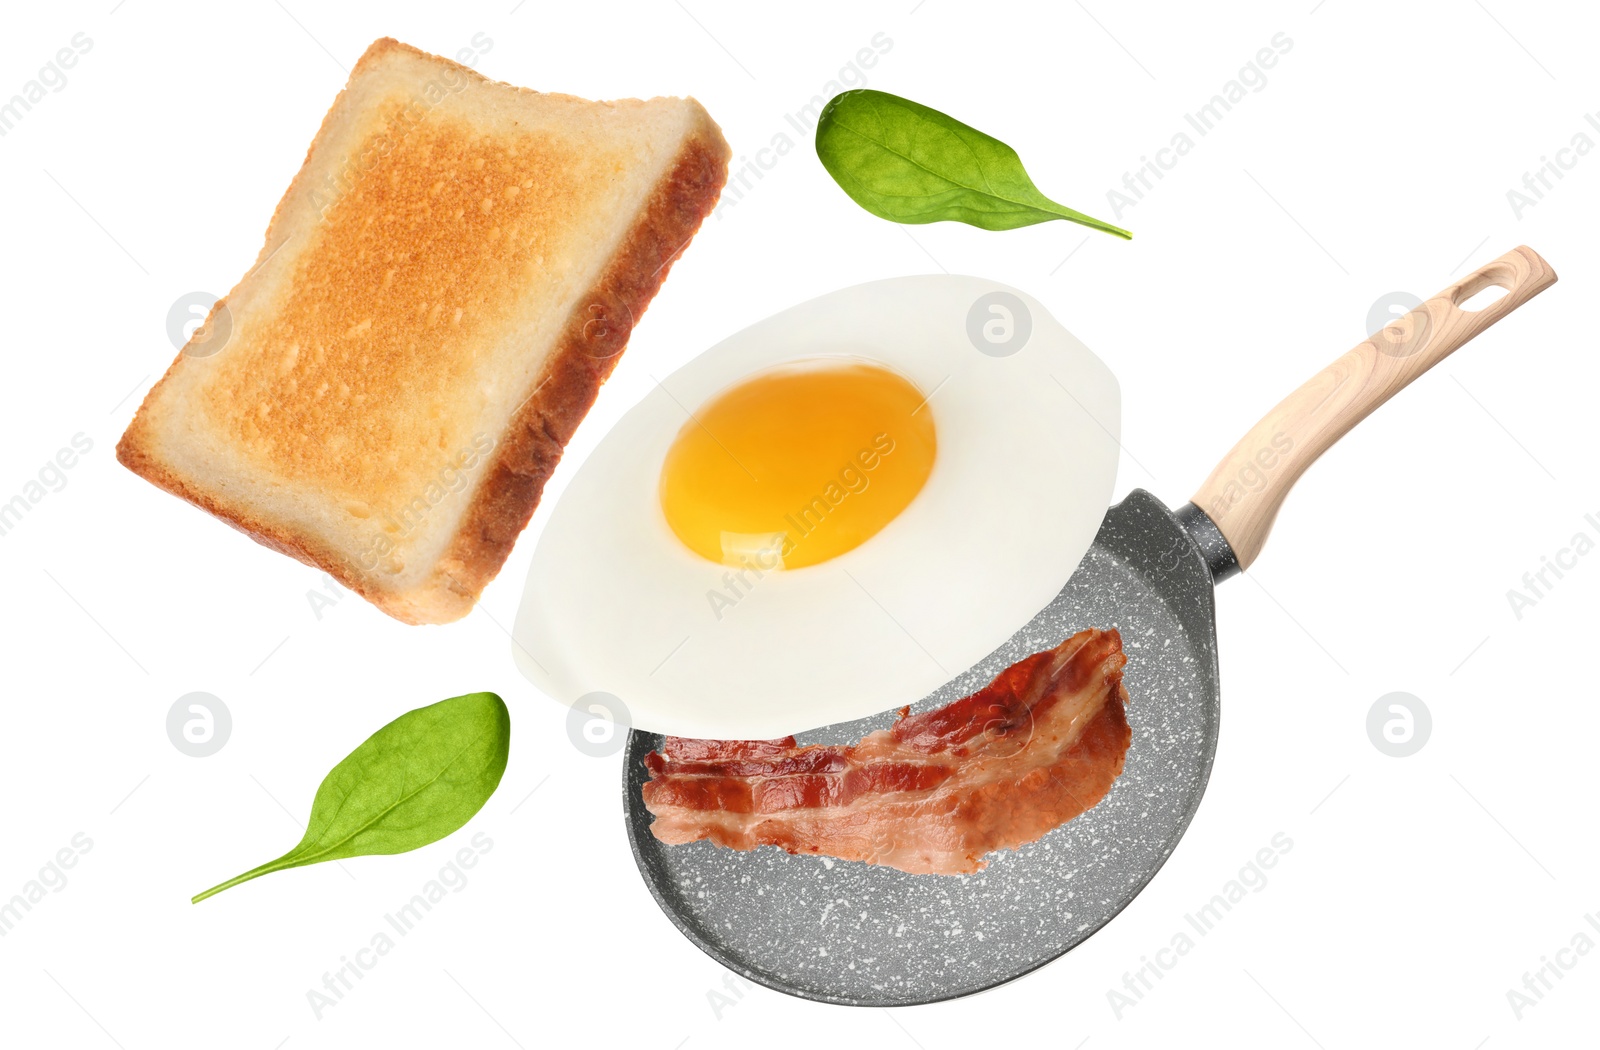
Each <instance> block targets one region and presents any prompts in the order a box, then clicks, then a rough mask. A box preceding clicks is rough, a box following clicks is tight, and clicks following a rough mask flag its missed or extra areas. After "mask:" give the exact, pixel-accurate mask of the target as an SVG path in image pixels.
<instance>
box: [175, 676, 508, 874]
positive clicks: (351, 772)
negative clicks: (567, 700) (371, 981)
mask: <svg viewBox="0 0 1600 1050" xmlns="http://www.w3.org/2000/svg"><path fill="white" fill-rule="evenodd" d="M510 747H511V714H510V712H509V711H507V710H506V705H505V702H504V701H503V700H501V699H500V698H499V697H498V696H496V695H495V694H493V693H468V694H467V695H465V696H457V697H453V698H451V699H449V700H441V701H440V702H439V703H437V704H430V705H429V706H427V707H419V708H417V709H416V710H415V711H408V712H406V713H405V714H403V715H401V716H400V717H399V718H397V719H395V720H394V721H393V722H390V723H389V724H388V725H386V726H384V727H383V728H382V729H380V730H378V731H377V732H376V733H373V734H372V735H371V736H369V737H368V738H367V739H366V741H365V742H364V743H362V745H361V746H360V747H358V748H356V749H355V750H354V751H352V752H350V754H349V755H347V756H346V757H345V759H344V761H342V762H340V763H339V764H338V765H336V766H334V767H333V771H332V772H330V773H329V774H328V775H327V777H326V778H324V780H323V781H322V786H321V787H319V788H317V797H316V799H315V800H314V801H313V802H312V803H311V820H310V822H309V823H308V825H307V827H306V835H305V838H303V839H301V840H300V844H299V845H298V846H296V847H295V848H294V849H292V850H290V851H289V852H288V853H285V854H284V855H283V856H281V857H279V858H278V859H277V860H274V861H268V862H267V863H266V864H263V865H261V866H260V867H259V868H252V869H251V870H249V871H247V872H245V873H244V874H243V875H239V876H236V877H235V878H231V879H229V880H228V881H227V882H224V883H222V884H221V885H219V886H213V887H211V889H209V890H206V891H205V892H204V893H201V894H199V895H197V896H196V897H194V898H193V900H194V902H195V903H199V902H200V901H203V900H205V899H206V898H207V897H209V896H211V895H212V894H214V893H220V892H222V891H223V890H225V889H227V888H229V887H230V886H237V885H239V883H241V882H248V881H249V880H251V879H253V878H256V877H258V876H261V875H265V874H267V873H268V872H271V871H282V870H283V869H285V868H298V867H301V866H303V865H306V864H316V863H318V862H319V861H324V860H343V859H344V858H346V857H361V856H367V855H369V854H377V853H404V852H406V851H407V850H414V849H417V848H418V847H419V846H426V845H427V844H428V843H430V842H437V841H438V840H439V839H442V838H444V837H445V836H446V835H448V834H450V833H451V832H452V831H455V830H456V829H457V828H459V827H461V826H462V825H463V824H465V823H466V822H467V821H469V820H471V819H472V815H473V814H474V813H477V812H478V810H480V809H482V808H483V804H484V803H485V802H487V801H489V796H490V795H492V794H494V789H495V788H496V787H498V786H499V785H500V775H501V774H502V773H504V772H505V771H506V758H507V755H508V754H509V752H510Z"/></svg>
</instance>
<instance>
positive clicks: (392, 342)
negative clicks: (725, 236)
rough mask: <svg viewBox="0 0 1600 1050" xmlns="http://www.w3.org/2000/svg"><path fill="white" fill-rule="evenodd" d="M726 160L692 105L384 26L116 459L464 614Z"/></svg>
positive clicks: (323, 560) (390, 590)
mask: <svg viewBox="0 0 1600 1050" xmlns="http://www.w3.org/2000/svg"><path fill="white" fill-rule="evenodd" d="M728 156H729V151H728V146H727V143H726V142H724V141H723V138H722V134H721V132H720V131H719V130H718V128H717V126H716V124H715V123H713V122H712V120H711V118H710V117H709V116H707V114H706V112H705V110H704V109H702V108H701V107H700V105H699V104H698V103H696V102H695V101H694V100H693V99H677V98H657V99H651V100H649V101H637V100H627V101H620V102H589V101H585V100H583V99H578V98H573V97H571V96H568V95H553V94H541V93H539V92H534V91H527V90H523V89H520V88H516V87H512V86H510V85H508V84H501V83H497V82H494V81H490V80H486V79H485V78H483V77H481V76H479V75H478V74H476V73H474V72H472V71H471V70H470V69H467V68H466V67H465V66H460V65H457V64H456V63H454V62H451V61H448V60H447V59H443V58H438V57H435V56H433V55H428V54H425V53H423V52H421V51H418V50H416V49H415V48H411V47H407V46H406V45H404V44H400V43H398V42H396V41H393V40H387V39H385V40H379V41H378V42H377V43H375V44H373V45H372V47H370V48H369V49H368V50H367V52H366V54H365V55H363V56H362V57H361V61H360V62H358V63H357V64H356V67H355V69H354V71H352V73H351V74H350V82H349V83H348V84H347V85H346V86H345V89H344V90H343V91H342V92H341V93H340V94H339V97H338V99H337V100H335V102H334V104H333V108H332V109H331V110H330V111H329V112H328V115H327V117H326V119H324V121H323V123H322V129H321V130H320V131H319V132H318V133H317V137H316V139H315V140H314V141H313V142H312V143H311V149H310V151H309V152H308V153H307V154H306V160H305V164H304V165H303V166H302V167H301V169H300V173H299V174H298V175H297V176H296V177H295V180H294V182H293V183H292V184H291V185H290V187H289V190H288V192H287V193H286V194H284V197H283V200H282V201H281V202H280V203H279V205H278V209H277V211H276V213H274V215H273V217H272V223H271V225H270V226H269V227H268V228H267V239H266V244H265V245H264V246H263V248H262V250H261V254H260V256H259V257H258V258H257V261H256V264H255V266H254V268H253V269H251V271H250V272H249V273H248V274H246V275H245V277H244V279H243V280H242V281H240V282H239V284H238V286H237V287H235V288H234V289H233V291H232V292H231V293H229V294H228V296H227V297H225V298H224V299H222V300H219V301H218V302H217V304H216V305H215V306H214V307H213V308H212V311H211V314H210V316H209V317H208V318H207V320H206V323H205V324H204V325H202V326H201V327H200V328H198V329H197V330H196V331H195V333H194V335H193V337H192V338H191V339H190V340H189V343H188V345H186V346H185V347H184V349H183V352H182V353H180V354H179V355H178V358H177V360H175V361H174V362H173V364H172V367H171V368H170V369H169V370H168V371H167V374H166V375H165V376H164V377H163V378H162V379H161V381H160V382H159V383H157V384H156V386H155V387H154V388H153V389H152V390H151V391H150V394H149V396H148V397H146V398H145V401H144V404H143V406H142V407H141V408H140V409H139V412H138V414H137V415H136V416H135V417H134V419H133V422H132V423H131V424H130V425H129V427H128V430H127V433H125V434H124V435H123V437H122V440H121V442H120V443H119V444H118V445H117V458H118V459H119V460H121V462H122V463H123V464H124V465H126V466H127V467H128V468H129V469H131V470H133V471H135V472H136V473H138V474H140V475H142V476H144V477H145V478H147V479H149V480H150V481H152V482H154V483H155V484H156V485H159V486H160V487H162V488H164V489H166V490H168V491H169V492H172V493H175V494H176V495H179V496H182V497H183V498H184V499H187V500H189V501H190V502H192V503H194V504H196V505H198V506H200V507H202V508H204V509H205V510H208V511H210V512H211V513H212V514H215V515H216V516H217V517H219V518H221V519H223V520H224V521H226V522H228V523H229V524H231V525H233V526H235V527H236V528H238V529H240V530H242V531H243V532H245V533H247V534H249V535H250V536H252V537H254V538H255V539H256V540H258V541H260V542H261V543H263V544H266V545H267V546H269V547H272V548H274V549H276V550H279V551H282V552H283V553H285V554H289V555H292V556H293V557H295V558H298V559H300V560H301V561H303V562H306V563H307V564H310V565H315V566H319V567H321V568H322V569H324V570H326V571H327V572H328V573H329V574H331V575H332V576H333V577H334V578H336V579H337V580H339V581H340V582H341V583H343V584H345V585H346V586H348V587H349V588H351V589H353V590H355V591H357V592H358V593H360V594H361V595H362V596H364V597H365V598H367V599H368V600H369V601H371V602H373V603H374V604H376V605H377V606H378V607H379V608H381V609H383V610H384V611H385V612H387V613H389V614H390V615H391V616H394V617H396V618H398V619H401V620H404V621H406V622H407V623H443V622H447V621H449V620H454V619H457V618H459V617H461V616H464V615H465V614H466V613H467V612H468V611H469V610H470V609H471V608H472V605H473V603H474V602H475V601H476V600H477V597H478V594H479V592H480V591H481V590H482V588H483V586H484V585H485V584H486V583H488V581H489V580H491V579H493V577H494V575H495V574H496V573H497V572H498V571H499V569H500V566H501V565H502V564H503V563H504V561H505V559H506V556H507V555H508V554H509V553H510V551H511V545H512V543H513V542H515V540H516V537H517V535H518V534H519V533H520V532H521V531H522V529H523V528H524V526H526V525H527V523H528V519H529V518H530V517H531V516H532V514H533V511H534V508H535V507H536V506H537V505H538V502H539V495H540V492H541V491H542V490H543V488H544V484H545V481H546V480H547V479H548V478H549V476H550V474H551V472H552V471H553V470H554V469H555V466H556V463H557V462H558V461H559V460H560V458H561V452H562V449H563V448H564V447H565V445H566V443H567V441H568V440H569V439H570V438H571V436H572V434H573V431H574V430H575V429H576V428H577V426H578V424H579V422H581V421H582V419H583V417H584V414H585V413H586V412H588V410H589V407H590V406H591V405H592V404H593V403H594V399H595V395H596V393H597V392H598V391H599V388H600V384H601V383H602V382H604V381H605V379H606V377H607V376H608V375H609V374H610V372H611V369H612V367H613V366H614V365H615V364H616V362H617V358H618V356H619V355H620V354H621V352H622V350H623V348H624V346H625V345H626V343H627V340H628V335H629V333H630V331H631V329H632V326H633V323H634V321H636V320H637V319H638V317H639V316H640V314H641V313H642V312H643V311H644V308H645V306H646V304H648V303H649V301H650V299H651V297H652V296H654V294H655V292H656V289H657V288H659V287H660V285H661V282H662V280H663V279H664V278H665V277H666V273H667V270H668V268H669V267H670V265H671V263H672V261H673V259H674V258H676V256H677V254H678V253H679V251H681V250H682V248H683V247H684V245H685V244H687V242H688V240H689V238H690V237H692V236H693V235H694V232H695V230H696V229H698V227H699V225H700V223H701V220H702V219H704V218H705V216H706V215H707V214H708V213H709V212H710V211H711V208H712V206H713V205H714V204H715V202H716V198H717V194H718V192H719V191H720V190H721V188H722V184H723V181H724V179H725V178H726V175H727V162H728Z"/></svg>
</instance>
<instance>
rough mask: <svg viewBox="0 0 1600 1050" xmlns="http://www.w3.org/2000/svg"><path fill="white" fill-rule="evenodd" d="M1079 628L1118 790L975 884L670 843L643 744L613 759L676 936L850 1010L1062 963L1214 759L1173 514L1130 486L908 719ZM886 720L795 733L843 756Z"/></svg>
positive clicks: (1202, 572)
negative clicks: (651, 799) (1029, 613)
mask: <svg viewBox="0 0 1600 1050" xmlns="http://www.w3.org/2000/svg"><path fill="white" fill-rule="evenodd" d="M1084 627H1102V628H1104V627H1116V628H1118V629H1120V630H1121V632H1122V641H1123V647H1124V649H1125V651H1126V653H1127V656H1128V666H1127V669H1126V671H1125V672H1124V680H1125V682H1126V684H1127V687H1128V693H1129V696H1130V700H1129V702H1128V705H1127V713H1128V722H1129V724H1130V726H1131V727H1132V729H1133V742H1132V744H1131V745H1130V746H1129V748H1128V758H1127V764H1126V767H1125V768H1124V770H1123V773H1122V776H1121V777H1120V778H1118V780H1117V782H1116V784H1115V785H1114V786H1113V787H1112V790H1111V793H1110V794H1109V795H1107V796H1106V798H1105V799H1104V801H1102V802H1101V803H1100V804H1099V805H1098V806H1096V807H1095V808H1094V809H1092V810H1090V811H1089V812H1088V813H1085V814H1083V815H1082V816H1080V817H1077V818H1076V819H1074V820H1070V821H1068V822H1067V823H1066V824H1064V825H1062V826H1061V827H1059V828H1056V829H1055V830H1054V831H1052V832H1050V833H1049V834H1047V835H1046V836H1045V837H1044V838H1042V839H1040V840H1039V841H1038V842H1034V843H1031V844H1029V845H1026V846H1023V847H1022V848H1021V849H1018V850H1015V851H999V852H996V853H991V854H989V856H988V862H989V863H988V867H987V868H985V869H984V870H983V871H981V872H979V873H978V874H975V875H966V876H939V875H908V874H906V873H904V872H900V871H896V870H894V869H891V868H883V867H877V866H874V865H869V864H863V863H860V862H857V861H841V860H833V859H831V858H826V857H814V856H791V855H789V854H787V853H784V852H783V851H782V850H781V849H778V848H777V847H774V846H763V847H761V848H760V849H758V850H753V851H746V852H738V851H734V850H728V849H721V848H718V847H716V846H713V845H711V844H710V843H709V842H694V843H690V844H688V845H683V846H666V845H663V844H662V843H660V842H658V841H656V839H655V838H654V837H653V836H652V835H651V834H650V831H649V824H650V820H651V817H650V814H649V812H648V811H647V810H646V809H645V808H644V804H643V802H642V800H641V797H640V788H641V786H642V785H643V784H644V782H645V780H646V779H647V774H646V772H645V770H644V766H643V762H642V760H643V758H644V756H645V754H646V753H647V752H649V751H650V750H651V749H653V748H656V747H659V746H660V744H661V737H660V736H659V735H657V734H653V733H639V732H635V733H632V734H631V735H630V738H629V741H628V746H627V749H626V750H625V752H624V759H625V765H624V790H625V805H626V807H627V826H628V835H629V839H630V840H631V842H632V845H633V851H634V857H635V859H636V860H637V861H638V864H639V870H640V872H641V873H642V874H643V875H644V878H645V881H646V883H648V884H649V886H650V889H651V892H652V893H653V894H654V895H655V897H656V900H657V902H658V903H659V904H660V905H661V907H662V909H663V910H664V911H665V912H666V913H667V915H668V917H669V918H671V919H672V921H673V922H674V923H675V924H676V925H677V926H678V928H679V929H680V930H682V931H683V933H684V934H685V935H686V936H687V937H688V938H689V939H690V940H692V941H694V942H695V943H696V944H697V945H699V946H700V948H702V949H703V950H704V951H706V952H707V953H708V954H710V955H711V956H712V957H713V958H715V959H716V960H717V961H719V962H721V963H722V964H723V965H725V966H727V967H729V968H730V969H732V970H734V971H736V972H738V973H740V974H742V975H744V976H745V977H747V978H749V979H751V980H753V981H758V982H760V983H761V984H765V985H767V986H769V987H772V988H776V989H778V990H779V991H783V992H788V993H790V994H792V995H798V996H803V997H806V998H810V999H818V1000H822V1001H826V1002H834V1003H844V1004H851V1005H872V1006H894V1005H909V1004H913V1003H924V1002H932V1001H935V1000H939V999H947V998H951V997H954V996H959V995H965V994H968V993H971V992H975V991H980V990H982V989H984V988H989V987H992V986H994V985H996V984H1000V983H1001V982H1003V981H1007V980H1010V979H1011V978H1013V977H1017V976H1020V975H1021V974H1024V973H1027V972H1028V971H1029V970H1032V969H1034V968H1035V967H1038V966H1041V965H1043V964H1044V963H1046V962H1049V961H1050V960H1051V959H1054V958H1056V957H1057V956H1059V955H1061V954H1062V953H1064V952H1066V951H1068V950H1070V949H1071V948H1073V947H1074V946H1075V945H1077V944H1078V943H1079V942H1081V941H1082V940H1084V939H1085V938H1087V937H1088V936H1089V935H1090V934H1092V933H1094V932H1095V931H1096V930H1098V929H1099V928H1100V927H1101V926H1103V925H1104V924H1105V923H1106V922H1108V921H1109V920H1110V919H1111V918H1112V917H1113V916H1115V915H1116V914H1117V913H1118V912H1119V911H1121V910H1122V909H1123V907H1125V906H1126V905H1127V903H1128V902H1129V901H1130V900H1132V899H1133V897H1134V895H1135V894H1136V893H1138V891H1139V890H1140V889H1141V888H1143V886H1144V884H1145V883H1146V882H1148V881H1149V879H1150V878H1151V876H1153V875H1154V874H1155V873H1156V871H1157V870H1158V869H1159V868H1160V867H1161V865H1162V864H1163V863H1164V862H1165V861H1166V859H1167V857H1168V856H1169V855H1170V854H1171V852H1172V849H1173V847H1174V846H1176V845H1177V841H1178V838H1179V836H1181V835H1182V834H1183V831H1184V829H1185V828H1186V827H1187V826H1188V824H1189V820H1190V818H1191V817H1192V816H1193V815H1194V811H1195V808H1196V807H1197V806H1198V805H1199V802H1200V796H1201V794H1202V793H1203V792H1204V790H1205V784H1206V779H1207V777H1208V776H1209V775H1210V770H1211V760H1212V757H1213V755H1214V754H1215V752H1216V743H1217V725H1218V715H1219V710H1218V687H1217V665H1216V635H1215V630H1214V626H1213V605H1212V582H1211V576H1210V573H1209V571H1208V570H1207V569H1206V566H1205V563H1204V561H1203V560H1202V558H1201V556H1200V553H1199V551H1198V549H1197V548H1196V547H1195V546H1194V544H1193V542H1192V541H1191V540H1190V539H1189V538H1188V536H1187V534H1186V533H1185V532H1184V531H1183V529H1182V527H1181V526H1180V525H1179V524H1178V523H1177V521H1176V520H1175V519H1174V518H1173V517H1172V514H1171V512H1170V511H1168V510H1167V508H1166V507H1165V506H1163V505H1162V504H1161V503H1160V501H1158V500H1156V499H1155V497H1153V496H1151V495H1150V494H1149V493H1146V492H1143V491H1141V490H1135V491H1134V492H1132V493H1130V494H1129V496H1128V498H1127V499H1125V500H1124V501H1123V502H1122V503H1119V504H1118V505H1117V506H1115V507H1113V508H1112V509H1111V510H1110V511H1109V512H1108V513H1107V514H1106V518H1105V521H1104V523H1103V524H1102V526H1101V529H1100V533H1099V535H1098V536H1097V537H1096V539H1095V543H1094V546H1093V548H1091V550H1090V551H1089V553H1088V554H1087V555H1085V556H1084V559H1083V561H1082V563H1081V564H1080V565H1079V566H1078V569H1077V571H1075V572H1074V573H1073V575H1072V578H1071V579H1070V580H1068V582H1067V585H1066V586H1065V587H1064V588H1063V589H1062V591H1061V593H1060V594H1059V595H1058V596H1057V597H1056V598H1055V600H1054V601H1052V602H1051V604H1050V605H1049V606H1048V607H1046V608H1045V609H1044V610H1043V611H1042V612H1040V613H1039V615H1038V616H1037V617H1035V618H1034V620H1033V621H1032V622H1031V623H1029V624H1028V625H1027V626H1026V627H1024V628H1023V629H1022V630H1021V631H1019V632H1018V633H1017V634H1016V635H1015V636H1013V637H1012V639H1011V640H1010V641H1009V642H1007V643H1006V644H1005V645H1003V646H1001V648H1000V649H998V650H996V651H995V652H994V653H992V654H991V655H990V656H988V657H987V658H986V659H984V661H983V662H982V663H980V664H978V665H977V666H976V667H973V668H972V669H971V670H969V671H967V672H966V673H965V674H963V675H961V676H960V677H958V678H956V679H955V680H954V681H952V682H950V683H948V684H947V685H945V686H944V687H943V688H941V689H939V690H938V691H937V692H935V693H933V694H932V695H931V696H928V697H927V698H925V699H924V700H922V701H921V702H920V703H918V704H916V705H914V707H913V710H914V711H916V712H921V711H925V710H928V709H929V708H932V707H938V706H941V705H943V704H946V703H949V702H950V701H952V700H955V699H958V698H960V697H963V696H966V695H968V694H969V693H972V692H974V691H976V690H977V689H979V688H981V687H982V686H984V685H985V684H987V683H988V682H989V680H990V679H992V678H993V677H994V676H995V675H996V674H997V673H998V672H999V671H1001V670H1003V669H1004V668H1006V667H1008V666H1009V665H1011V664H1012V663H1014V662H1016V661H1017V660H1020V659H1021V658H1023V657H1024V656H1027V655H1029V654H1031V653H1035V652H1038V651H1040V650H1042V649H1048V648H1051V647H1053V646H1055V645H1057V644H1059V643H1060V642H1061V641H1062V640H1063V639H1065V638H1066V637H1068V636H1069V635H1071V634H1072V633H1074V632H1075V631H1078V630H1080V629H1082V628H1084ZM893 721H894V712H892V711H888V712H884V713H882V714H880V715H875V716H873V717H870V718H864V719H859V720H857V721H854V722H846V723H840V724H838V725H832V726H826V727H823V728H821V729H816V730H812V731H811V732H808V733H804V734H800V735H799V736H798V740H799V742H800V743H801V744H816V743H830V744H831V743H847V742H853V741H856V740H859V739H860V738H861V737H862V736H864V735H865V734H867V733H869V732H871V731H873V730H875V729H882V728H885V727H887V726H888V725H890V724H891V723H892V722H893Z"/></svg>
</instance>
